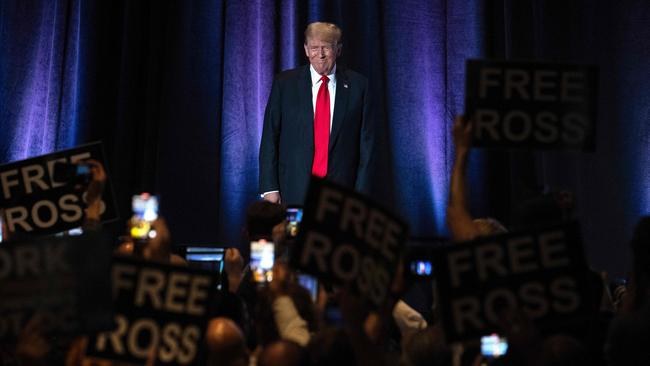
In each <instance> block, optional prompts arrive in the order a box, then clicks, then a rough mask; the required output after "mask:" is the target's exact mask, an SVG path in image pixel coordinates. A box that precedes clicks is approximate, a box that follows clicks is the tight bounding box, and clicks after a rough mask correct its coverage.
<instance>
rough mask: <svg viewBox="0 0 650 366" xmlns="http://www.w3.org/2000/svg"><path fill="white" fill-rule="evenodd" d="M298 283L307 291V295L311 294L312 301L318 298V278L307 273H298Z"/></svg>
mask: <svg viewBox="0 0 650 366" xmlns="http://www.w3.org/2000/svg"><path fill="white" fill-rule="evenodd" d="M298 283H299V284H300V286H302V287H304V288H306V289H307V291H309V296H311V299H312V301H313V302H316V299H317V298H318V280H317V279H316V278H315V277H313V276H310V275H308V274H304V273H299V274H298Z"/></svg>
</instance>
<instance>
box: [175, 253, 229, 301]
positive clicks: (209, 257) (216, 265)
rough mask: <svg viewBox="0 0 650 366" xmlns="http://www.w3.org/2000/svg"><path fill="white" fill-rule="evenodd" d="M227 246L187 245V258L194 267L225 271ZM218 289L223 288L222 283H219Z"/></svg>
mask: <svg viewBox="0 0 650 366" xmlns="http://www.w3.org/2000/svg"><path fill="white" fill-rule="evenodd" d="M225 253H226V248H223V247H214V246H190V245H188V246H185V254H184V256H185V260H186V261H187V264H188V265H189V266H190V267H192V268H200V269H204V270H207V271H212V272H217V273H219V278H220V279H221V274H222V273H223V266H224V256H225ZM217 290H221V283H218V284H217Z"/></svg>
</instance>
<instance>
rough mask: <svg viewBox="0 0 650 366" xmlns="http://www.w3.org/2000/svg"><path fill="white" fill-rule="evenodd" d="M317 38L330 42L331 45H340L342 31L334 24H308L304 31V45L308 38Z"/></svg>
mask: <svg viewBox="0 0 650 366" xmlns="http://www.w3.org/2000/svg"><path fill="white" fill-rule="evenodd" d="M314 37H319V38H321V39H323V40H325V41H331V42H332V43H333V44H336V45H339V44H341V37H343V31H342V30H341V28H339V27H338V26H337V25H336V24H334V23H326V22H314V23H310V24H309V25H308V26H307V29H305V44H307V40H308V39H310V38H314Z"/></svg>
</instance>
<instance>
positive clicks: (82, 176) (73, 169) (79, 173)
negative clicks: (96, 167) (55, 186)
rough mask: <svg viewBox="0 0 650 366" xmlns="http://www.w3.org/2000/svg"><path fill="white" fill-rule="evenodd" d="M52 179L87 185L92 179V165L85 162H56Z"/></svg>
mask: <svg viewBox="0 0 650 366" xmlns="http://www.w3.org/2000/svg"><path fill="white" fill-rule="evenodd" d="M52 180H53V181H55V182H59V183H75V184H82V185H87V184H88V183H90V181H91V180H92V174H91V172H90V165H88V164H84V163H77V164H72V163H64V162H61V161H57V162H56V163H54V168H53V172H52Z"/></svg>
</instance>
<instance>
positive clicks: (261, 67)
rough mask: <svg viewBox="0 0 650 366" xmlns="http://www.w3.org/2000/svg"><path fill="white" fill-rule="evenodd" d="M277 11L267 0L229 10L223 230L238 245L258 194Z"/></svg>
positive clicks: (233, 5)
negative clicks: (249, 208)
mask: <svg viewBox="0 0 650 366" xmlns="http://www.w3.org/2000/svg"><path fill="white" fill-rule="evenodd" d="M274 8H275V7H274V4H273V3H272V2H268V1H258V2H252V1H251V2H249V1H234V2H228V3H227V5H226V25H225V35H224V39H225V45H224V76H223V85H224V88H223V108H222V127H221V191H220V192H221V194H220V197H221V198H220V201H221V204H220V215H219V217H220V222H219V225H220V230H221V232H222V233H226V234H227V236H228V238H227V240H229V241H234V242H236V241H237V240H238V239H239V227H240V224H241V222H242V221H241V220H242V217H240V215H243V212H244V210H242V208H245V207H246V206H247V205H248V203H249V202H251V200H253V199H255V197H256V195H257V193H258V192H257V185H258V173H259V172H258V155H259V142H260V139H261V132H262V121H263V117H264V108H265V106H266V99H267V97H268V92H269V90H270V89H271V83H272V78H273V74H274V63H273V60H274V52H275V49H274V44H275V33H274V21H275V19H274V18H273V17H270V16H268V14H273V12H274V11H275V9H274ZM253 14H254V16H253Z"/></svg>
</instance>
